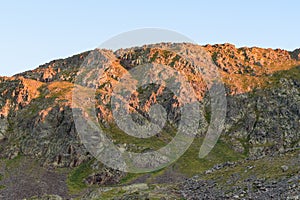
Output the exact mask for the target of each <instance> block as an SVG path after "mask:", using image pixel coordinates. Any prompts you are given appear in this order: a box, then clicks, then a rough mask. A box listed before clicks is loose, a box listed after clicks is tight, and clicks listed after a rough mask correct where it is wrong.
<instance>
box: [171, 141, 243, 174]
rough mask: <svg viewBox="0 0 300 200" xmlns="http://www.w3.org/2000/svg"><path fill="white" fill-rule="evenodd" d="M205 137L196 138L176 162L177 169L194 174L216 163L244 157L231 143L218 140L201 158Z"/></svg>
mask: <svg viewBox="0 0 300 200" xmlns="http://www.w3.org/2000/svg"><path fill="white" fill-rule="evenodd" d="M202 141H203V138H196V139H195V140H194V142H193V143H192V145H191V146H190V148H189V149H188V150H187V151H186V152H185V153H184V155H183V156H182V157H181V158H179V159H178V160H177V162H176V163H174V167H175V169H177V170H179V172H181V173H183V174H184V175H187V176H189V177H190V176H193V175H195V174H199V173H202V172H204V171H205V170H207V169H210V168H211V167H213V166H214V165H215V164H219V163H224V162H226V161H237V160H240V159H243V158H244V155H243V154H240V153H237V152H235V151H234V150H233V149H232V148H231V147H230V146H229V144H227V143H225V142H223V141H222V140H221V139H219V140H218V142H217V144H216V145H215V147H214V148H213V149H212V151H211V152H210V153H209V154H208V155H207V156H206V157H205V158H203V159H200V158H199V150H200V147H201V144H202Z"/></svg>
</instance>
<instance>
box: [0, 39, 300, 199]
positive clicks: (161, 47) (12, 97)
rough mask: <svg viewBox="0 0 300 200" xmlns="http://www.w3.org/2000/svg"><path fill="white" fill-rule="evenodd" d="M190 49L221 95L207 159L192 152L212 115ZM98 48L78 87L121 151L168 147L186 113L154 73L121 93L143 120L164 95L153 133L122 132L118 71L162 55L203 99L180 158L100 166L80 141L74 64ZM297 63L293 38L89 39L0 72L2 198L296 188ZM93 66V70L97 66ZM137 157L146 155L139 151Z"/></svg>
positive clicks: (173, 195) (222, 194)
mask: <svg viewBox="0 0 300 200" xmlns="http://www.w3.org/2000/svg"><path fill="white" fill-rule="evenodd" d="M170 49H176V50H178V51H180V52H183V53H182V54H178V53H176V51H175V52H174V51H170ZM198 52H205V54H206V55H208V57H209V60H210V61H211V62H212V63H214V64H215V66H216V71H217V73H218V74H219V75H220V80H221V81H222V83H223V84H224V88H225V92H226V105H227V111H226V118H225V124H224V129H222V133H221V136H220V138H219V139H218V142H217V143H216V145H215V146H214V148H213V149H212V151H211V152H210V153H209V154H208V155H207V156H206V157H204V158H199V156H198V155H199V149H200V146H201V144H202V141H203V140H204V138H205V134H206V132H207V130H208V128H209V125H210V123H211V119H212V118H213V111H212V110H211V106H212V101H211V99H210V94H209V89H210V87H212V86H211V85H210V84H207V83H206V80H205V78H203V76H202V75H203V73H202V74H201V73H200V72H201V71H199V70H198V68H197V67H198V66H196V65H195V63H197V60H193V59H186V56H189V55H191V54H193V53H194V54H197V53H198ZM98 55H104V57H103V58H102V57H100V60H102V61H103V62H104V63H105V65H104V69H103V70H102V71H101V70H100V71H99V69H93V70H92V71H91V72H90V73H89V74H88V78H87V79H84V80H85V81H84V84H85V85H83V86H89V85H92V86H93V87H94V88H95V91H96V93H95V99H96V101H95V111H96V114H97V117H98V120H99V123H100V124H101V126H102V127H103V129H104V130H105V133H106V135H107V137H108V138H110V139H111V140H112V141H113V143H114V144H115V145H117V147H118V148H120V149H123V150H124V151H133V152H136V153H140V152H151V151H154V150H157V149H159V148H161V147H163V146H165V145H166V144H168V143H169V142H170V141H172V138H174V137H175V135H176V131H177V130H178V129H179V121H180V119H181V117H182V115H181V113H180V109H181V106H180V99H178V98H176V97H174V94H173V93H172V91H170V90H168V88H166V87H163V86H161V85H158V84H150V85H148V86H146V87H140V88H138V89H137V90H136V91H135V93H133V95H132V96H131V98H130V104H129V105H130V109H131V112H132V113H131V114H132V116H133V117H136V118H135V122H136V123H140V124H143V123H145V122H144V121H143V119H141V118H139V117H138V116H144V117H145V118H147V116H148V115H147V113H148V111H149V109H150V107H151V105H153V104H154V103H159V104H161V105H163V107H164V108H165V109H166V112H167V118H168V120H169V122H168V123H166V125H165V127H164V128H163V130H162V132H160V133H159V134H157V135H155V136H152V137H150V138H136V137H132V136H130V135H127V134H126V133H124V131H122V130H121V129H120V128H119V127H118V125H117V124H116V121H115V120H114V114H113V112H112V106H111V101H110V100H111V97H112V94H113V88H114V87H115V86H116V85H117V84H118V83H119V82H120V81H121V79H122V76H123V75H124V74H126V73H127V72H128V71H129V70H132V69H134V68H136V67H138V66H142V65H146V64H161V65H165V66H168V67H170V68H171V69H174V70H176V71H177V72H179V73H181V74H184V76H185V78H186V79H187V80H188V82H189V83H190V84H191V85H192V89H193V91H194V92H195V98H196V99H197V101H199V102H200V108H201V110H200V118H201V120H200V124H199V128H198V130H197V135H196V137H195V140H194V142H193V143H192V144H191V146H190V147H189V148H188V149H187V151H186V152H185V153H184V154H183V156H181V157H180V158H179V159H178V160H177V161H176V162H174V163H173V164H171V165H170V166H167V167H165V168H162V169H160V170H156V171H154V172H149V173H140V174H134V173H127V172H123V171H119V170H116V169H112V168H110V167H107V166H106V165H104V164H103V163H101V162H100V161H98V160H97V159H95V158H94V156H93V155H92V154H91V152H90V151H88V149H87V147H86V146H85V145H84V144H83V140H82V138H80V134H79V133H78V130H77V128H78V127H76V123H75V122H74V115H73V112H72V111H74V104H73V103H72V98H73V97H74V94H72V91H73V89H74V88H75V87H79V86H78V79H77V77H78V74H80V73H81V72H83V71H82V70H84V69H85V68H82V66H84V65H85V64H87V63H89V62H90V61H89V58H91V57H90V56H92V57H93V56H94V57H97V56H98ZM204 64H205V63H204ZM154 66H155V65H154ZM155 69H156V68H154V70H155ZM299 72H300V50H299V49H297V50H295V51H292V52H289V51H286V50H281V49H275V50H274V49H263V48H258V47H252V48H248V47H242V48H236V47H235V46H234V45H231V44H216V45H205V46H199V45H194V44H189V43H178V44H171V43H161V44H153V45H145V46H142V47H134V48H129V49H120V50H117V51H115V52H113V51H110V50H105V49H95V50H93V51H88V52H84V53H81V54H78V55H74V56H72V57H70V58H66V59H60V60H54V61H51V62H50V63H47V64H44V65H41V66H39V67H38V68H36V69H34V70H31V71H26V72H24V73H20V74H16V75H15V76H13V77H0V84H1V87H0V94H1V96H0V115H1V119H0V124H1V126H0V127H1V129H0V144H1V146H0V157H1V160H0V174H1V175H0V197H1V198H2V199H25V198H26V199H61V198H63V199H70V198H78V199H273V198H275V199H282V198H283V199H297V198H299V194H300V186H299V180H300V179H299V176H300V174H299V173H300V167H299V166H300V165H299V164H300V152H299V147H300V76H299V74H300V73H299ZM97 74H101V77H98V76H96V77H95V75H97ZM208 76H209V75H208ZM103 77H105V78H103ZM146 78H147V76H145V79H146ZM83 103H84V102H83ZM138 113H139V114H140V115H137V114H138ZM217 120H218V119H217ZM220 120H221V119H220ZM137 163H140V164H141V165H142V164H143V160H138V161H137Z"/></svg>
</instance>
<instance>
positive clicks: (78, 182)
mask: <svg viewBox="0 0 300 200" xmlns="http://www.w3.org/2000/svg"><path fill="white" fill-rule="evenodd" d="M93 161H94V160H90V161H88V162H84V163H82V164H81V165H79V166H78V167H76V168H75V169H74V170H72V171H71V172H70V174H69V176H68V178H67V185H68V188H69V191H70V193H72V194H75V193H78V192H80V191H81V190H83V189H85V188H86V187H87V185H86V184H85V183H84V179H85V178H87V177H88V176H89V175H90V174H91V173H92V172H93V169H92V167H91V163H92V162H93Z"/></svg>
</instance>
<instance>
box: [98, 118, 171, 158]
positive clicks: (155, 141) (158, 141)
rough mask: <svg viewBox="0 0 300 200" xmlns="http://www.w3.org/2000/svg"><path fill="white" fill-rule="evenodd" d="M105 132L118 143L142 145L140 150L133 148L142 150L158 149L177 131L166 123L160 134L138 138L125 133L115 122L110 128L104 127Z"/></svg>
mask: <svg viewBox="0 0 300 200" xmlns="http://www.w3.org/2000/svg"><path fill="white" fill-rule="evenodd" d="M103 129H104V131H105V133H106V134H107V135H108V136H109V137H111V139H113V140H114V141H115V143H116V144H125V143H126V144H131V145H132V144H133V145H135V146H136V147H140V148H139V150H137V149H133V150H132V151H136V152H141V151H146V150H150V149H151V150H157V149H159V148H161V147H163V146H165V145H166V144H167V143H169V141H171V139H172V138H173V136H174V134H175V133H176V131H175V128H174V127H172V126H171V125H166V127H165V128H164V129H163V130H162V132H161V133H160V134H159V136H153V137H150V138H137V137H133V136H130V135H128V134H126V133H124V132H123V131H122V130H121V129H119V127H118V126H117V125H115V124H111V125H110V126H109V127H108V128H104V127H103Z"/></svg>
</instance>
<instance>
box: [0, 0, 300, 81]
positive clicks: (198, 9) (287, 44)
mask: <svg viewBox="0 0 300 200" xmlns="http://www.w3.org/2000/svg"><path fill="white" fill-rule="evenodd" d="M299 9H300V1H298V0H286V1H282V0H281V1H276V0H273V1H271V0H252V1H241V0H239V1H238V0H236V1H233V0H227V1H225V0H224V1H221V0H220V1H218V0H214V1H209V0H206V1H201V0H198V1H196V0H195V1H192V0H190V1H189V0H185V1H183V0H182V1H175V0H173V1H171V0H165V1H163V0H150V1H142V0H139V1H134V0H132V1H130V0H127V1H124V0H123V1H121V0H120V1H116V0H109V1H108V0H107V1H100V0H98V1H96V0H95V1H92V0H86V1H79V0H73V1H71V0H64V1H62V0H60V1H58V0H52V1H47V3H46V1H38V0H36V1H33V0H27V1H16V0H11V1H7V0H6V1H2V0H0V27H1V28H0V75H1V76H11V75H13V74H16V73H19V72H23V71H25V70H30V69H34V68H36V67H38V66H39V65H41V64H44V63H46V62H49V61H51V60H54V59H58V58H65V57H68V56H71V55H74V54H77V53H80V52H83V51H87V50H91V49H94V48H96V47H98V46H99V45H101V44H102V43H103V42H105V41H107V40H109V39H110V38H112V37H113V36H115V35H118V34H120V33H123V32H126V31H131V30H135V29H140V28H161V29H168V30H172V31H176V32H178V33H180V34H182V35H185V36H187V37H188V38H191V39H192V40H193V41H195V42H196V43H198V44H201V45H202V44H208V43H209V44H215V43H232V44H234V45H236V46H237V47H242V46H259V47H270V48H282V49H287V50H293V49H296V48H300V39H299V36H300V26H299V22H300V21H299V19H300V12H299Z"/></svg>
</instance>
